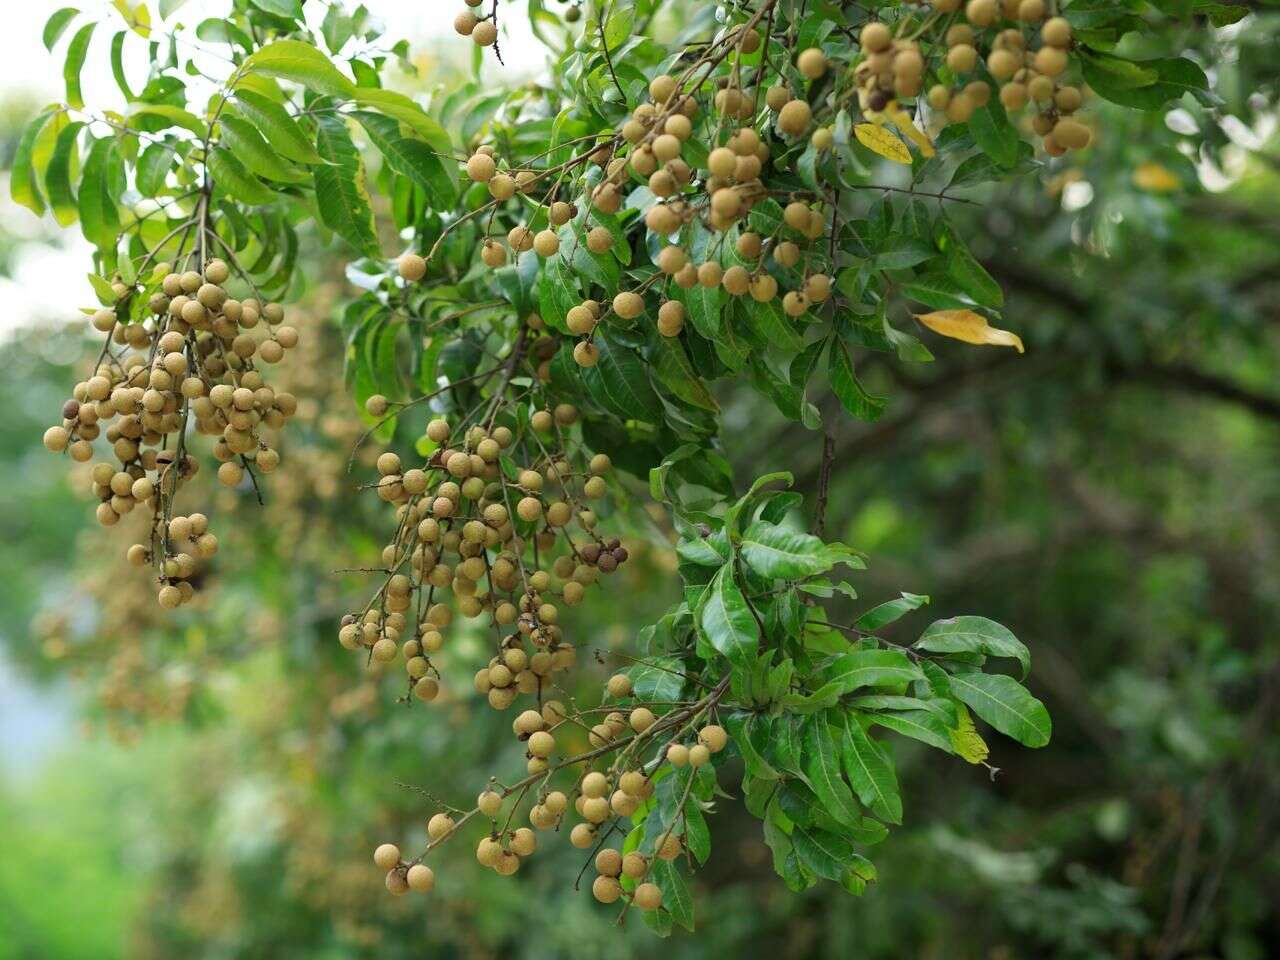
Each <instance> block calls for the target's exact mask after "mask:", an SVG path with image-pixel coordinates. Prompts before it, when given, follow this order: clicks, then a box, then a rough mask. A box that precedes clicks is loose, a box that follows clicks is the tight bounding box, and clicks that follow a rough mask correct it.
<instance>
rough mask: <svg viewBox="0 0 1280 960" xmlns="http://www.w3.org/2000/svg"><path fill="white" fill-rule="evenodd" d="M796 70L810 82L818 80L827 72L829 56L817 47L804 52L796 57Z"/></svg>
mask: <svg viewBox="0 0 1280 960" xmlns="http://www.w3.org/2000/svg"><path fill="white" fill-rule="evenodd" d="M796 69H797V70H799V71H800V74H801V75H802V76H804V77H805V78H807V79H809V80H816V79H818V77H820V76H822V75H823V74H824V73H826V72H827V56H826V54H824V53H823V52H822V51H821V50H819V49H818V48H817V47H810V48H809V49H808V50H802V51H801V52H800V56H798V57H796Z"/></svg>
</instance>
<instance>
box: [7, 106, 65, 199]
mask: <svg viewBox="0 0 1280 960" xmlns="http://www.w3.org/2000/svg"><path fill="white" fill-rule="evenodd" d="M55 113H56V111H53V110H46V111H45V112H44V113H42V114H40V115H39V116H38V117H36V118H35V119H34V120H32V121H31V122H30V123H28V124H27V125H26V127H25V128H24V129H23V131H22V138H21V139H20V140H19V141H18V149H17V150H16V151H15V152H14V155H13V166H12V168H11V170H10V171H9V196H10V197H12V198H13V201H14V203H17V204H21V205H22V206H24V207H26V208H27V209H28V210H30V211H31V212H32V213H34V214H35V215H36V216H40V215H42V214H43V213H44V211H45V204H44V197H43V196H42V195H41V193H40V179H39V177H37V176H36V168H35V165H34V164H33V163H32V153H33V151H34V149H35V144H36V137H38V136H39V135H40V131H41V130H43V129H44V125H45V124H46V123H48V122H49V118H50V117H52V116H54V114H55Z"/></svg>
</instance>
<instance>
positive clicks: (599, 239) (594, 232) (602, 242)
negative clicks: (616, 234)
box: [587, 227, 613, 253]
mask: <svg viewBox="0 0 1280 960" xmlns="http://www.w3.org/2000/svg"><path fill="white" fill-rule="evenodd" d="M612 247H613V234H612V233H611V232H610V231H609V228H608V227H592V228H591V229H590V230H589V231H587V249H588V250H590V251H591V252H592V253H607V252H608V251H609V250H610V249H612Z"/></svg>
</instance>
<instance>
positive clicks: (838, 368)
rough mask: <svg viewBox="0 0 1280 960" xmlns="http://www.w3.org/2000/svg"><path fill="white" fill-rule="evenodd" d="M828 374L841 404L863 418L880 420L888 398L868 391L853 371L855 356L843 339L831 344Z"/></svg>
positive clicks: (854, 414)
mask: <svg viewBox="0 0 1280 960" xmlns="http://www.w3.org/2000/svg"><path fill="white" fill-rule="evenodd" d="M827 356H828V360H827V375H828V376H829V377H830V378H831V389H832V390H833V391H834V392H835V395H836V396H837V397H838V398H839V400H840V405H841V406H843V407H844V408H845V410H847V411H848V412H849V413H851V414H852V415H853V416H855V417H858V418H859V419H861V420H872V421H874V420H879V419H880V416H881V414H883V413H884V408H885V404H886V402H887V401H886V400H885V398H884V397H877V396H874V395H872V394H870V393H867V391H866V389H864V388H863V386H862V383H861V381H859V380H858V377H857V375H856V374H855V373H854V372H853V358H852V357H850V355H849V348H848V347H847V346H846V345H845V344H844V342H843V341H841V340H836V341H834V342H833V343H832V344H831V350H830V351H829V352H828V355H827Z"/></svg>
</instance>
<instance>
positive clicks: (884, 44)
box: [859, 21, 893, 53]
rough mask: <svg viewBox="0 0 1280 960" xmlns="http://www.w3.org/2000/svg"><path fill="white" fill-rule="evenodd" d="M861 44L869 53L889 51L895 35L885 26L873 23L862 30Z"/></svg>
mask: <svg viewBox="0 0 1280 960" xmlns="http://www.w3.org/2000/svg"><path fill="white" fill-rule="evenodd" d="M859 43H860V45H861V46H862V49H863V50H864V51H866V52H867V53H880V52H882V51H884V50H888V49H889V46H890V45H891V44H892V43H893V34H892V33H891V32H890V30H889V28H888V27H887V26H885V24H883V23H880V22H879V21H872V22H871V23H868V24H867V25H866V26H865V27H863V28H862V33H861V35H860V38H859Z"/></svg>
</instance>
